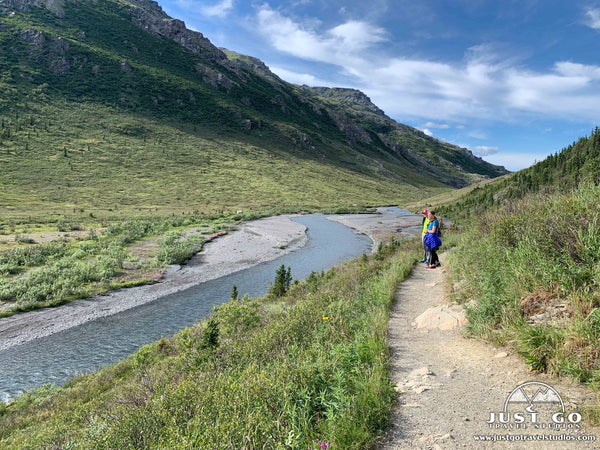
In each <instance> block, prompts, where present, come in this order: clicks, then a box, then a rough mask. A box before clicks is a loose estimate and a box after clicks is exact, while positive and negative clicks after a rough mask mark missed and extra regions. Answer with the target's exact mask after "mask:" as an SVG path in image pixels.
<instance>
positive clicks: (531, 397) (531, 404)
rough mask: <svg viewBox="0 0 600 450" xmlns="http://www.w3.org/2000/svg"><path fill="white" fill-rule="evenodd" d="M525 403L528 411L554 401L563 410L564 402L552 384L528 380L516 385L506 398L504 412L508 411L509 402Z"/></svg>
mask: <svg viewBox="0 0 600 450" xmlns="http://www.w3.org/2000/svg"><path fill="white" fill-rule="evenodd" d="M516 403H526V404H527V405H528V406H527V407H526V408H525V409H526V411H528V412H534V411H535V407H536V405H541V404H549V403H554V404H556V405H557V406H559V405H560V410H561V411H562V412H563V413H564V412H565V404H564V402H563V400H562V398H561V396H560V394H559V393H558V392H557V390H556V389H554V388H553V387H552V386H550V385H548V384H546V383H541V382H539V381H530V382H527V383H523V384H521V385H519V386H517V387H516V388H515V389H514V390H513V391H512V392H511V393H510V394H509V396H508V397H507V398H506V402H505V403H504V412H507V411H508V408H509V406H510V405H511V404H513V405H514V404H516Z"/></svg>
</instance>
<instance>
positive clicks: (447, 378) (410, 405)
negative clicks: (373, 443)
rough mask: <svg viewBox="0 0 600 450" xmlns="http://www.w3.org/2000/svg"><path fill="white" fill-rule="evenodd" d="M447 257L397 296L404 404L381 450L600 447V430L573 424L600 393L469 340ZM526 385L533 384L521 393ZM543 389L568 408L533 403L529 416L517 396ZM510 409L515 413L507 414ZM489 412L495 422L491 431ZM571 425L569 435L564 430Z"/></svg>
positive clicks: (394, 357)
mask: <svg viewBox="0 0 600 450" xmlns="http://www.w3.org/2000/svg"><path fill="white" fill-rule="evenodd" d="M445 256H446V255H444V254H442V255H441V256H440V259H441V262H442V266H441V267H438V268H436V269H433V270H428V269H426V268H425V265H424V264H417V266H416V267H415V269H414V270H413V273H412V274H411V276H410V277H409V278H407V279H406V280H405V281H404V282H403V283H402V284H401V286H400V288H399V289H398V291H397V292H396V302H395V304H394V307H393V310H392V313H391V318H390V323H389V341H390V348H391V372H392V381H393V382H394V384H395V385H396V389H397V392H398V405H397V406H396V408H395V409H394V411H393V413H392V416H391V426H390V427H389V428H388V430H387V432H386V434H385V435H384V436H383V438H382V440H381V441H380V443H379V444H380V445H379V447H378V448H379V449H382V450H393V449H461V448H475V449H479V448H483V449H487V448H498V449H505V448H508V449H531V448H536V449H538V448H539V449H579V448H581V449H592V448H600V428H598V427H593V426H591V425H589V424H586V423H585V420H582V421H581V422H580V423H578V424H577V425H578V426H579V429H577V425H574V424H573V423H570V421H569V420H568V417H570V418H571V419H572V422H576V421H577V419H578V416H577V414H578V413H577V412H578V411H580V410H581V409H583V408H584V406H585V405H590V404H597V401H598V400H597V396H596V394H595V393H593V392H592V391H591V390H589V389H587V388H585V387H584V386H582V385H580V384H579V383H576V382H574V381H570V380H567V379H564V378H561V379H558V378H556V377H553V376H550V375H548V374H543V373H533V372H531V371H529V369H528V366H527V365H526V364H525V362H524V360H523V358H522V357H520V356H519V355H517V354H515V353H514V352H513V351H512V350H510V349H507V348H502V347H495V346H494V345H492V344H489V343H487V342H483V341H481V340H478V339H472V338H466V337H465V331H464V328H465V327H464V324H465V323H466V319H464V312H463V311H462V307H461V306H459V305H452V304H451V303H450V302H449V300H448V299H447V296H446V292H448V291H449V286H448V285H447V284H446V281H445V278H446V270H445V259H446V258H445ZM526 382H532V383H531V384H530V385H526V386H523V387H522V388H521V389H517V388H519V387H520V386H521V385H522V384H524V383H526ZM539 383H544V384H545V385H548V386H551V387H552V388H553V389H554V391H551V390H550V389H547V390H546V389H544V387H543V385H540V384H539ZM540 387H542V391H545V392H546V393H549V392H556V393H558V397H559V398H560V399H561V400H562V401H563V402H564V403H563V404H562V405H561V404H560V403H557V402H556V401H555V400H556V399H554V400H552V402H550V399H547V400H546V403H538V402H536V403H533V402H530V404H529V408H532V409H531V410H529V411H530V412H529V413H528V412H527V411H526V407H528V404H527V403H526V400H522V397H521V403H518V402H517V396H516V395H512V394H513V392H516V393H517V394H519V393H521V392H524V393H525V397H527V398H535V397H536V396H537V395H538V393H532V392H531V389H533V388H536V389H537V390H539V388H540ZM538 398H539V397H538ZM509 399H510V401H509ZM507 405H508V407H509V408H510V409H505V408H507ZM561 406H562V408H564V411H565V412H564V414H560V415H558V416H557V417H556V418H557V420H558V421H560V419H561V418H564V422H565V423H564V424H562V425H561V424H555V423H554V421H553V420H550V418H551V416H552V414H554V413H555V412H556V411H559V412H561ZM548 408H551V409H552V410H550V409H548ZM506 411H508V412H509V414H512V416H507V415H506ZM531 411H539V414H538V415H539V416H541V417H542V418H541V419H538V418H537V416H536V419H535V423H534V422H532V420H531V417H532V416H531V414H530V413H531ZM503 412H504V417H503V418H504V421H506V418H507V417H509V418H510V420H508V423H506V424H502V423H500V422H499V414H500V413H503ZM517 412H520V413H521V416H524V417H525V421H524V422H523V424H524V425H525V426H526V428H525V429H523V424H521V423H518V422H519V421H520V419H519V415H518V414H517ZM491 413H495V420H494V422H493V423H492V424H491V425H490V424H489V423H488V421H490V420H491V419H490V417H491ZM573 413H575V415H573ZM550 426H553V427H558V428H559V429H558V430H557V429H549V427H550ZM567 426H569V427H571V428H570V429H569V428H564V427H567ZM506 427H508V428H506ZM510 427H512V429H511V428H510ZM517 427H519V428H517ZM494 435H496V436H497V437H496V439H502V441H497V442H493V441H481V440H477V439H493V436H494ZM486 436H489V437H487V438H486ZM589 436H592V437H589ZM594 438H596V440H592V439H594ZM509 439H512V441H511V440H509ZM517 439H518V440H517ZM524 439H527V440H524ZM533 439H535V440H533ZM539 439H544V440H539ZM583 439H585V440H583Z"/></svg>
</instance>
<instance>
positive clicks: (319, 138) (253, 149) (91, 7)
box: [0, 0, 502, 218]
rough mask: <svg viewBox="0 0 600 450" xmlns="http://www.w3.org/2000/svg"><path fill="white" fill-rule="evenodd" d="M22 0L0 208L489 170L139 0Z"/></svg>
mask: <svg viewBox="0 0 600 450" xmlns="http://www.w3.org/2000/svg"><path fill="white" fill-rule="evenodd" d="M37 3H40V2H37ZM59 3H60V4H62V3H61V2H58V3H57V5H58V4H59ZM32 4H36V2H34V1H32V0H12V1H11V2H9V3H8V8H7V9H4V10H3V12H2V11H0V42H1V44H2V47H3V48H5V49H10V51H7V52H2V53H1V54H0V66H1V67H2V71H1V77H0V92H2V96H1V98H0V158H1V163H2V165H3V169H4V170H3V171H2V177H3V178H2V182H3V185H4V186H5V188H4V189H3V190H2V192H0V203H2V205H3V206H5V207H6V209H5V210H3V213H2V216H3V217H2V218H19V217H22V216H23V215H25V216H29V215H34V216H39V215H42V214H44V215H45V213H46V212H48V213H50V214H56V215H59V214H63V215H64V214H71V213H73V212H75V213H77V212H78V211H79V212H81V210H82V209H83V210H84V211H85V212H86V213H87V214H89V213H92V214H94V215H103V214H106V215H110V214H107V213H106V211H109V210H112V211H111V212H114V211H115V210H116V209H117V207H118V208H120V209H122V210H126V211H127V212H128V213H135V212H140V213H146V212H149V211H153V212H159V213H160V212H167V213H168V212H173V211H176V212H180V211H187V212H191V211H195V210H198V211H202V212H205V213H213V212H215V211H221V210H223V211H231V210H235V209H237V208H242V207H244V208H257V207H277V206H279V205H282V204H283V205H286V206H290V207H293V206H295V205H302V206H303V207H305V208H306V207H311V206H316V207H319V206H328V207H331V206H338V205H352V204H356V203H368V204H385V203H387V204H390V203H398V202H400V201H402V200H404V199H406V198H409V197H413V198H414V196H419V195H431V194H432V193H434V192H437V191H440V190H443V189H445V188H447V187H448V185H449V184H450V185H455V184H456V182H457V181H458V182H459V183H464V182H465V180H467V179H470V178H469V177H470V173H471V172H473V173H475V172H477V173H483V172H486V174H487V175H489V176H495V175H498V174H500V173H502V170H501V169H500V168H494V167H492V166H490V165H486V164H484V163H483V162H482V161H479V163H478V164H479V166H477V164H476V165H475V166H477V167H475V166H472V165H465V167H464V168H463V169H460V170H464V173H462V174H461V176H459V177H458V178H457V177H456V173H453V174H452V175H451V176H446V175H445V174H444V173H443V172H444V168H440V167H437V166H436V165H435V163H433V164H431V163H427V162H425V161H424V160H423V159H422V158H416V159H415V158H406V152H401V151H399V150H398V149H396V150H394V149H395V147H394V145H395V144H393V143H392V142H384V141H382V140H381V139H380V138H378V137H377V132H376V131H375V130H371V129H370V128H369V127H371V126H372V125H373V124H370V123H368V121H361V120H359V119H360V118H359V117H358V116H356V115H355V114H351V115H348V116H346V115H345V114H344V111H341V110H340V109H339V108H338V109H337V110H336V112H335V114H333V113H332V110H331V108H330V107H329V106H330V105H329V104H327V103H326V102H323V101H321V100H320V99H319V98H318V97H317V96H315V95H312V94H310V93H309V92H307V91H306V90H303V89H300V88H299V87H297V86H293V85H291V84H288V83H285V82H283V81H282V80H280V79H278V77H276V76H275V75H273V74H272V73H271V72H270V71H269V70H268V68H267V67H266V66H264V64H262V63H261V62H260V61H258V60H255V59H253V58H250V57H242V56H241V55H237V56H235V54H233V53H232V52H228V55H229V58H228V56H227V55H226V54H225V53H224V52H222V51H221V50H219V49H217V48H216V47H214V46H212V44H210V42H209V41H208V40H206V39H205V38H204V37H203V36H201V35H200V34H199V33H194V32H191V31H189V30H186V29H185V27H184V26H183V24H182V23H181V22H178V21H175V20H173V19H170V18H169V17H168V16H166V15H165V14H164V13H163V12H162V10H161V9H160V7H159V6H158V5H156V4H154V3H152V2H147V1H145V0H137V1H106V2H81V1H65V2H64V7H62V8H58V12H59V14H56V12H57V10H56V8H51V9H52V11H50V10H46V9H44V8H40V7H36V6H32ZM55 6H56V5H55ZM386 120H389V119H386ZM348 126H351V127H352V128H358V129H360V132H361V133H362V134H364V135H366V136H371V137H372V138H369V139H368V140H363V141H360V140H359V141H356V140H353V139H350V138H349V136H348V134H347V129H348ZM436 143H437V141H433V140H430V141H427V142H426V143H420V144H419V146H420V147H423V146H425V147H426V146H427V145H429V146H431V147H432V149H433V150H432V151H433V152H434V153H435V152H436V151H437V150H436V148H437V147H436V145H438V144H439V143H437V144H436ZM431 159H435V158H433V157H432V158H431ZM461 177H462V178H461ZM453 183H454V184H453ZM115 216H116V217H118V216H119V214H115Z"/></svg>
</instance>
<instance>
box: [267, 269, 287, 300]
mask: <svg viewBox="0 0 600 450" xmlns="http://www.w3.org/2000/svg"><path fill="white" fill-rule="evenodd" d="M291 283H292V268H291V267H288V269H287V270H286V269H285V265H283V264H282V265H281V266H279V268H278V269H277V271H276V272H275V281H274V282H273V284H271V286H270V287H269V294H270V295H274V296H275V297H281V296H282V295H283V294H285V293H286V292H287V290H288V289H289V287H290V284H291Z"/></svg>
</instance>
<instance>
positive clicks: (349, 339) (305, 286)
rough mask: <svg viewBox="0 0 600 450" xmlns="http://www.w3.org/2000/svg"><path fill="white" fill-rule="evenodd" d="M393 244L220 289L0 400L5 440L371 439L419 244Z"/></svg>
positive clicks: (381, 417)
mask: <svg viewBox="0 0 600 450" xmlns="http://www.w3.org/2000/svg"><path fill="white" fill-rule="evenodd" d="M399 246H400V244H399V243H394V244H392V245H390V246H385V247H382V249H381V250H380V252H379V255H378V257H377V258H375V257H372V256H371V257H366V256H364V257H363V258H359V259H356V260H354V261H352V262H350V263H347V264H345V265H343V266H339V267H335V268H332V269H330V270H329V271H328V272H326V273H322V274H320V275H319V274H315V273H313V274H312V275H311V277H309V279H308V280H307V281H305V282H302V283H300V284H295V285H292V286H291V287H290V289H289V291H288V292H287V293H286V295H285V296H283V297H280V298H274V297H264V298H258V299H252V300H250V299H248V298H244V299H242V300H238V299H231V300H230V301H229V302H228V303H225V304H223V305H221V306H219V307H218V308H216V309H215V312H214V314H212V316H211V317H210V318H209V319H207V320H205V321H204V322H202V323H200V324H198V325H196V326H194V327H190V328H187V329H185V330H183V331H181V332H180V333H178V334H177V335H175V336H174V337H173V338H170V339H165V338H163V339H161V340H160V341H159V342H157V343H154V344H150V345H147V346H145V347H142V348H141V349H140V351H139V352H138V353H136V354H135V355H133V356H131V357H130V358H128V359H127V360H125V361H123V362H121V363H119V364H116V365H113V366H110V367H107V368H105V369H103V370H101V371H100V372H98V373H96V374H92V375H87V376H79V377H77V378H75V379H74V380H72V381H71V382H69V383H67V384H66V385H65V386H63V387H61V388H52V387H50V386H47V387H45V388H42V389H40V390H38V391H35V392H32V393H29V394H25V395H23V396H21V397H19V398H18V399H17V400H16V401H15V402H14V403H12V404H10V405H8V406H7V407H6V408H4V410H3V411H0V446H2V448H8V449H10V448H48V447H57V448H58V447H60V448H207V449H210V448H235V449H243V448H303V449H306V448H309V447H310V448H322V447H321V446H325V447H327V448H343V449H347V448H361V449H362V448H369V447H371V446H372V445H374V442H376V439H377V437H378V435H379V434H380V433H381V432H382V430H384V429H385V427H386V425H387V424H388V415H389V411H390V408H391V406H392V404H393V401H394V398H395V395H394V390H393V387H392V385H391V382H390V379H389V374H388V357H389V355H388V346H387V342H386V336H387V333H386V329H387V321H388V317H389V309H390V306H391V304H392V301H393V294H394V291H395V289H396V288H397V285H398V283H399V282H400V281H401V280H402V279H403V278H404V277H405V276H407V275H408V273H409V272H410V268H411V266H412V264H413V263H414V261H415V260H416V256H417V255H418V249H417V248H416V247H415V246H414V244H410V245H409V244H402V248H400V249H398V248H397V247H399Z"/></svg>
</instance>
